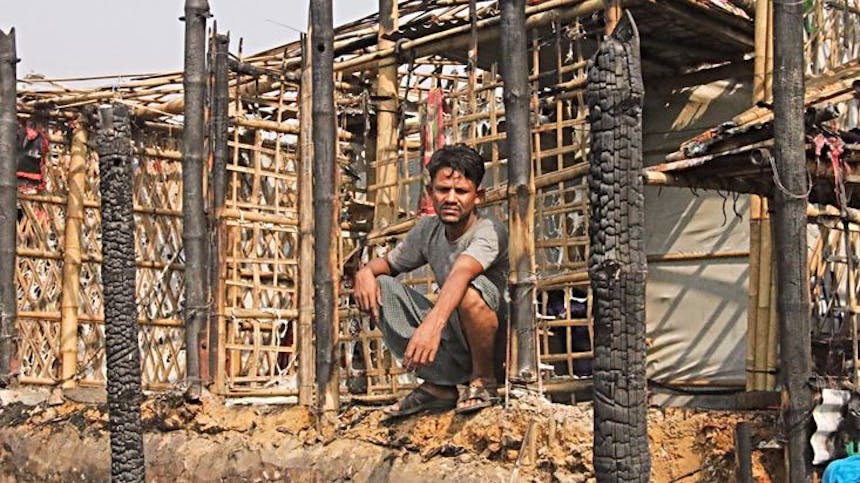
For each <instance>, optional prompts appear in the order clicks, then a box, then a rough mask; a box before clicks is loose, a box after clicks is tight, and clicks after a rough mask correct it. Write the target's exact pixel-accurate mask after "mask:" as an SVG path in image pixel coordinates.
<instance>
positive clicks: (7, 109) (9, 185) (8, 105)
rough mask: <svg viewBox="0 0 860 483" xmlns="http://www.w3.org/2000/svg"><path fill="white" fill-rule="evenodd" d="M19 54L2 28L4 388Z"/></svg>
mask: <svg viewBox="0 0 860 483" xmlns="http://www.w3.org/2000/svg"><path fill="white" fill-rule="evenodd" d="M17 63H18V56H17V54H16V53H15V29H14V28H12V29H11V30H9V33H8V34H6V33H4V32H3V31H2V30H0V387H5V386H6V385H7V384H8V383H9V378H10V374H9V370H10V365H11V362H12V352H13V351H14V350H15V344H14V343H13V342H12V338H13V336H14V333H15V320H16V319H17V316H18V293H17V290H16V289H15V268H16V266H17V263H16V262H15V257H16V252H15V245H16V243H15V240H16V238H17V230H18V180H17V178H16V176H15V171H16V169H17V163H16V160H17V159H18V157H17V156H16V155H15V153H16V149H15V148H16V145H17V142H16V137H17V133H18V118H17V107H16V101H17V90H16V85H15V83H16V82H17V78H16V76H17V73H16V71H17V69H16V64H17Z"/></svg>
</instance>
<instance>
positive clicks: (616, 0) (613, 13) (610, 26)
mask: <svg viewBox="0 0 860 483" xmlns="http://www.w3.org/2000/svg"><path fill="white" fill-rule="evenodd" d="M620 19H621V0H606V29H605V32H606V35H609V34H611V33H612V31H614V30H615V26H616V25H618V21H619V20H620Z"/></svg>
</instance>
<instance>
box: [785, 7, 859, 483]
mask: <svg viewBox="0 0 860 483" xmlns="http://www.w3.org/2000/svg"><path fill="white" fill-rule="evenodd" d="M773 32H774V36H776V37H775V38H774V39H773V43H774V58H773V63H774V65H777V66H779V69H778V70H777V71H776V72H775V73H774V79H773V107H774V122H773V137H774V152H775V163H774V164H773V165H772V166H773V169H774V183H775V184H776V185H777V186H776V188H777V189H776V190H774V194H773V201H774V208H775V213H774V239H775V242H776V243H775V245H776V250H777V253H779V254H780V256H779V257H778V258H777V262H776V273H777V278H778V284H779V290H778V292H777V296H776V306H777V311H778V314H779V318H780V331H779V333H780V338H779V342H780V351H779V354H780V367H781V371H780V376H781V382H782V387H783V389H782V393H783V397H782V411H783V417H784V419H783V421H784V423H783V424H784V426H783V431H784V433H785V435H786V437H787V438H788V453H787V458H786V460H787V462H788V476H789V481H791V482H797V483H799V482H804V481H809V480H810V479H811V476H812V467H811V462H812V458H811V456H810V454H809V430H810V427H811V423H812V421H811V413H812V409H813V407H814V405H815V403H814V401H813V394H812V388H811V387H810V385H809V381H810V378H811V376H812V355H811V350H812V349H811V339H810V334H811V332H810V322H809V313H810V303H809V278H808V277H809V274H808V271H807V256H808V255H807V245H806V207H807V203H808V191H807V185H808V183H807V172H806V150H805V134H806V132H805V131H806V130H805V126H804V119H805V116H804V106H803V101H804V79H803V77H804V70H805V63H804V60H803V46H804V39H803V7H802V6H801V5H797V4H792V3H787V2H774V5H773ZM839 193H840V191H839V190H838V191H837V197H841V196H840V195H839ZM839 204H840V206H842V207H847V204H848V203H847V200H844V199H842V200H840V203H839ZM846 224H847V222H846ZM846 228H847V227H846ZM846 231H847V230H846ZM848 258H849V259H853V255H849V256H848ZM851 268H852V267H851V262H849V264H848V269H849V270H851ZM849 288H850V290H852V291H853V287H852V286H851V283H850V282H849ZM853 295H854V294H853V293H850V294H849V297H851V298H853ZM852 308H853V307H852ZM855 337H856V331H855ZM855 344H856V341H855ZM855 350H856V346H855ZM855 362H856V358H855ZM855 370H856V365H855Z"/></svg>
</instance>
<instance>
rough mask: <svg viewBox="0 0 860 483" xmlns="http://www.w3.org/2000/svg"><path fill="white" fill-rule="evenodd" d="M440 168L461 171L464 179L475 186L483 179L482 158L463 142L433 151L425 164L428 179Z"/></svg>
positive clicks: (478, 185) (479, 184) (433, 176)
mask: <svg viewBox="0 0 860 483" xmlns="http://www.w3.org/2000/svg"><path fill="white" fill-rule="evenodd" d="M442 168H451V169H453V170H454V171H457V172H458V173H462V174H463V176H465V177H466V179H468V180H470V181H472V182H473V183H475V187H476V188H477V187H480V186H481V180H483V179H484V158H483V157H482V156H481V154H480V153H479V152H477V151H475V150H474V149H472V148H470V147H469V146H466V145H465V144H454V145H450V146H443V147H442V148H440V149H438V150H437V151H436V152H435V153H433V156H432V157H431V158H430V162H429V163H428V164H427V171H428V172H429V173H430V179H431V180H432V179H433V178H435V177H436V173H438V172H439V170H440V169H442Z"/></svg>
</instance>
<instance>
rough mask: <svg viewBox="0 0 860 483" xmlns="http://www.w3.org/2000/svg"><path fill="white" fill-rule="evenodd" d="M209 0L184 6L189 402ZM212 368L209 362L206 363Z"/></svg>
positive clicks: (198, 327)
mask: <svg viewBox="0 0 860 483" xmlns="http://www.w3.org/2000/svg"><path fill="white" fill-rule="evenodd" d="M207 17H209V2H208V1H207V0H185V17H184V19H183V20H184V22H185V76H184V80H183V86H184V88H185V96H184V107H185V114H184V120H185V129H184V130H183V131H182V158H183V166H182V245H183V249H184V251H185V260H186V263H185V273H184V275H185V307H184V309H185V314H184V319H185V357H186V365H185V370H186V376H185V377H186V379H187V381H188V389H187V391H186V397H187V398H189V399H191V400H198V399H199V398H200V396H201V394H202V391H203V387H202V381H201V379H200V374H201V367H200V351H201V347H200V340H201V336H203V337H204V339H203V340H206V339H205V333H204V332H203V331H204V330H205V324H206V321H207V320H209V289H208V287H209V283H208V282H209V279H208V269H207V267H208V266H209V263H208V260H207V257H206V251H207V250H206V244H207V242H206V231H207V230H206V224H207V223H206V212H205V208H204V201H203V179H204V177H203V172H204V167H203V149H204V145H203V137H204V119H203V109H204V95H205V91H206V18H207ZM207 362H208V361H207Z"/></svg>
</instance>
